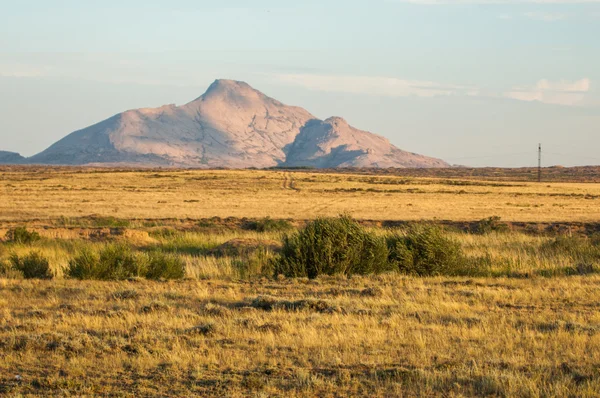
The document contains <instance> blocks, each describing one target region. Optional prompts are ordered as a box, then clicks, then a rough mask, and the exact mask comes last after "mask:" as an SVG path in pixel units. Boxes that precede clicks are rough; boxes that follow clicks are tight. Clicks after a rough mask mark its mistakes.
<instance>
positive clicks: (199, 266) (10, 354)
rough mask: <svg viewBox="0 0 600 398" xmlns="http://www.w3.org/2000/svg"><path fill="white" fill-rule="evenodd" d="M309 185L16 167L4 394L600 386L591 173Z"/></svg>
mask: <svg viewBox="0 0 600 398" xmlns="http://www.w3.org/2000/svg"><path fill="white" fill-rule="evenodd" d="M383 172H384V171H382V173H383ZM385 172H386V173H387V172H388V171H385ZM410 172H411V173H412V172H415V173H416V171H410ZM440 172H441V173H443V172H442V171H440ZM428 173H429V172H428ZM157 176H158V177H160V180H159V181H160V183H157V181H158V180H157V179H156V178H158V177H157ZM217 177H218V178H217ZM439 177H442V176H439ZM447 178H450V177H449V176H447ZM395 185H397V186H395ZM294 187H295V188H296V189H294V190H290V189H282V181H281V179H280V175H279V174H277V173H272V172H267V171H258V170H257V171H175V170H173V171H156V174H148V173H147V172H143V171H139V172H138V171H135V172H134V171H131V170H122V171H118V172H117V171H112V170H95V171H83V172H79V171H78V172H73V171H72V170H62V171H61V170H58V169H57V170H56V171H51V172H47V171H43V172H40V173H39V174H36V175H35V176H32V174H31V173H26V172H19V171H16V172H6V173H4V174H3V178H2V179H0V190H2V192H6V195H7V198H8V200H4V201H1V203H0V215H1V216H0V218H1V220H0V396H10V397H12V396H40V395H43V396H259V397H260V396H290V397H303V396H306V397H309V396H310V397H312V396H324V397H345V396H449V397H459V396H499V397H509V396H510V397H512V396H527V397H545V396H563V397H571V396H573V397H575V396H577V397H579V396H583V397H587V396H589V397H592V396H597V395H598V391H600V371H599V369H598V364H599V363H600V354H599V353H600V316H599V315H598V311H597V307H598V302H597V301H598V297H599V296H600V290H599V289H600V236H598V235H597V234H596V235H595V234H594V231H597V230H598V225H597V224H594V223H591V222H589V221H590V220H596V218H597V205H596V201H597V200H598V198H600V188H598V187H597V186H596V185H595V184H579V185H576V184H556V185H555V184H541V185H540V184H530V183H528V182H526V181H525V180H523V181H521V182H519V183H518V184H516V183H509V182H508V180H502V179H501V178H500V177H499V178H498V180H497V181H493V182H491V181H479V180H475V179H472V178H467V177H466V176H465V179H464V180H463V179H461V180H447V179H446V177H444V179H439V178H438V179H421V178H419V177H418V176H412V177H411V176H408V175H407V176H393V175H385V174H381V175H378V176H373V175H364V176H362V175H357V174H356V173H354V174H327V173H321V172H316V171H315V172H313V171H306V172H303V173H300V172H297V173H295V174H294ZM371 188H372V189H374V190H373V191H369V189H371ZM387 188H393V189H387ZM57 193H59V194H60V195H61V198H62V199H61V202H60V206H59V205H58V204H57V201H56V200H55V199H56V195H57ZM236 193H239V194H236ZM198 203H201V204H202V205H199V204H198ZM383 209H385V210H383ZM344 211H348V212H349V213H350V214H353V215H354V216H355V217H356V219H353V218H351V217H349V216H341V217H335V215H337V214H340V213H343V212H344ZM62 212H64V213H65V214H62ZM490 214H498V215H499V217H500V216H501V217H502V219H500V218H499V217H491V218H490V217H489V216H490ZM62 215H64V216H65V217H59V216H62ZM82 215H83V216H82ZM190 215H193V216H194V217H196V218H190ZM229 215H233V216H235V217H237V218H225V217H227V216H229ZM267 215H271V216H272V217H273V218H272V219H271V218H265V217H266V216H267ZM216 216H219V217H221V218H219V217H216ZM316 216H319V217H316ZM331 216H334V217H331ZM117 217H118V218H117ZM150 217H151V219H149V218H150ZM243 217H252V218H243ZM23 218H28V219H32V220H35V221H30V222H26V221H23ZM433 218H437V219H438V220H441V219H444V220H446V219H448V220H451V219H455V220H462V221H460V222H457V223H455V224H448V223H444V222H438V223H436V222H435V221H433V222H424V221H418V222H417V221H414V220H422V219H427V220H431V219H433ZM357 219H360V220H363V221H357ZM557 219H559V220H560V219H562V220H571V221H585V222H586V223H585V224H577V223H569V224H563V223H550V222H547V221H549V220H550V221H555V220H557ZM281 220H285V221H281ZM377 220H379V221H377ZM477 220H479V221H477ZM505 220H508V221H505ZM519 220H536V221H540V220H541V221H544V222H543V223H541V224H539V225H538V224H536V225H531V224H527V223H519V222H514V221H519ZM17 225H21V226H20V227H17ZM444 225H445V226H444ZM530 227H531V228H530ZM50 278H52V280H50ZM157 281H159V282H157ZM565 347H566V348H567V349H566V348H565Z"/></svg>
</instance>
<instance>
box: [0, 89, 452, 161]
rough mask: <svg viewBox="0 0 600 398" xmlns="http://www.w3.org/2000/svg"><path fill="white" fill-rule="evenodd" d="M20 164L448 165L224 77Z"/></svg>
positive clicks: (119, 116) (114, 119)
mask: <svg viewBox="0 0 600 398" xmlns="http://www.w3.org/2000/svg"><path fill="white" fill-rule="evenodd" d="M6 158H8V159H9V160H10V159H11V158H12V159H14V156H13V157H9V156H6ZM2 159H3V157H2V156H0V163H2V162H3V161H2ZM4 163H6V162H4ZM19 163H20V164H23V163H25V164H48V165H89V164H94V165H97V164H100V165H101V164H106V165H109V164H110V165H115V164H131V165H142V166H161V167H163V166H166V167H169V166H170V167H191V168H215V167H226V168H247V167H258V168H266V167H274V166H288V167H292V166H294V167H295V166H312V167H319V168H335V167H448V164H447V163H446V162H444V161H442V160H440V159H435V158H430V157H426V156H423V155H417V154H414V153H410V152H406V151H403V150H401V149H399V148H397V147H395V146H394V145H392V144H391V143H390V142H389V140H387V139H386V138H385V137H382V136H379V135H376V134H373V133H370V132H366V131H361V130H358V129H355V128H354V127H352V126H350V125H349V124H348V123H347V122H346V121H345V120H344V119H343V118H341V117H331V118H328V119H326V120H320V119H318V118H316V117H315V116H313V115H312V114H311V113H310V112H308V111H306V110H305V109H303V108H300V107H296V106H289V105H285V104H283V103H281V102H279V101H277V100H276V99H273V98H271V97H268V96H267V95H265V94H263V93H262V92H260V91H258V90H255V89H254V88H252V87H251V86H250V85H249V84H247V83H245V82H240V81H234V80H223V79H220V80H215V82H214V83H212V84H211V85H210V86H209V88H208V89H207V91H206V92H205V93H204V94H203V95H201V96H200V97H198V98H196V99H194V100H193V101H191V102H188V103H187V104H184V105H181V106H176V105H173V104H171V105H164V106H161V107H158V108H139V109H131V110H127V111H125V112H122V113H119V114H117V115H114V116H112V117H110V118H108V119H106V120H103V121H101V122H99V123H96V124H94V125H92V126H89V127H87V128H84V129H82V130H78V131H75V132H73V133H71V134H69V135H67V136H66V137H64V138H63V139H61V140H59V141H57V142H56V143H54V144H53V145H51V146H50V147H49V148H47V149H46V150H44V151H42V152H40V153H38V154H36V155H34V156H32V157H30V158H22V157H21V159H20V160H19Z"/></svg>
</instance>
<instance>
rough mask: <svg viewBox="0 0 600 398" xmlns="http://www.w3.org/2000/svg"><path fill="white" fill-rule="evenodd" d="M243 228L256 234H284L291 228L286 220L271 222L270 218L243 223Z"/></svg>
mask: <svg viewBox="0 0 600 398" xmlns="http://www.w3.org/2000/svg"><path fill="white" fill-rule="evenodd" d="M243 228H244V229H246V230H249V231H256V232H285V231H289V230H290V229H292V228H293V226H292V224H291V223H290V222H289V221H286V220H273V219H272V218H270V217H266V218H263V219H261V220H256V221H248V222H246V223H244V225H243Z"/></svg>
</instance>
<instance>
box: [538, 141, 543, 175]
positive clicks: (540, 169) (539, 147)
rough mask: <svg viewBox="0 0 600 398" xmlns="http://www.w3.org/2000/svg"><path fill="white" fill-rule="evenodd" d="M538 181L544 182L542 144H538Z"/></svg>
mask: <svg viewBox="0 0 600 398" xmlns="http://www.w3.org/2000/svg"><path fill="white" fill-rule="evenodd" d="M538 182H542V144H540V145H539V146H538Z"/></svg>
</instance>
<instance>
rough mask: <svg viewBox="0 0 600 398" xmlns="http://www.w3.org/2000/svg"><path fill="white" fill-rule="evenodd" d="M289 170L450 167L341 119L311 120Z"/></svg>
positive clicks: (291, 150) (299, 138) (294, 147)
mask: <svg viewBox="0 0 600 398" xmlns="http://www.w3.org/2000/svg"><path fill="white" fill-rule="evenodd" d="M285 165H286V166H296V167H297V166H313V167H318V168H335V167H376V168H387V167H447V166H448V164H447V163H445V162H444V161H442V160H439V159H435V158H429V157H427V156H423V155H417V154H415V153H410V152H406V151H403V150H400V149H398V148H396V147H395V146H393V145H392V144H391V143H390V142H389V140H388V139H387V138H384V137H382V136H380V135H376V134H373V133H368V132H366V131H361V130H357V129H355V128H354V127H352V126H350V125H349V124H348V122H346V121H345V120H344V119H342V118H339V117H332V118H329V119H327V120H325V121H320V120H311V121H310V122H308V123H307V124H306V125H305V126H304V128H302V130H301V131H300V134H298V136H297V137H296V140H295V141H294V143H293V144H292V146H291V147H290V148H289V154H288V156H287V158H286V162H285Z"/></svg>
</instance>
